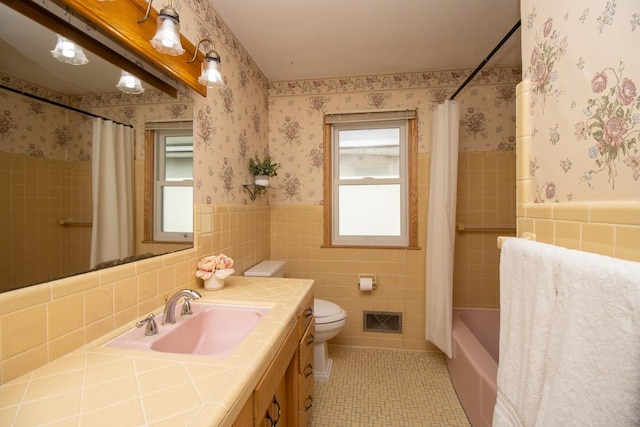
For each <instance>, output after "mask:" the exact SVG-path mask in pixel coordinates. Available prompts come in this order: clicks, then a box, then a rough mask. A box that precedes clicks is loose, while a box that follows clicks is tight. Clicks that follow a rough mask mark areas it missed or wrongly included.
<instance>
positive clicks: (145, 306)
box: [0, 205, 269, 384]
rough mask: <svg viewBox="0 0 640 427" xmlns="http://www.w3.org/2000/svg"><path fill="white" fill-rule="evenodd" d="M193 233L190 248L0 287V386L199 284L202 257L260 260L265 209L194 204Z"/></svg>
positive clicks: (241, 262) (241, 264) (239, 265)
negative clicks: (11, 288) (6, 288)
mask: <svg viewBox="0 0 640 427" xmlns="http://www.w3.org/2000/svg"><path fill="white" fill-rule="evenodd" d="M194 236H195V247H194V248H192V249H186V250H182V251H178V252H174V253H171V254H167V255H163V256H159V257H155V258H150V259H145V260H141V261H137V262H134V263H130V264H124V265H121V266H116V267H112V268H108V269H105V270H99V271H94V272H90V273H85V274H80V275H77V276H73V277H69V278H66V279H61V280H56V281H52V282H46V283H42V284H39V285H35V286H31V287H28V288H23V289H19V290H15V291H10V292H4V293H0V384H4V383H6V382H8V381H10V380H12V379H14V378H17V377H18V376H20V375H22V374H24V373H27V372H29V371H31V370H33V369H35V368H38V367H39V366H42V365H44V364H46V363H47V362H49V361H51V360H54V359H56V358H58V357H60V356H62V355H64V354H66V353H68V352H70V351H73V350H74V349H76V348H78V347H80V346H82V345H84V344H86V343H88V342H91V341H93V340H94V339H96V338H98V337H100V336H102V335H104V334H105V333H107V332H110V331H111V330H113V329H115V328H117V327H120V326H122V325H124V324H126V323H128V322H132V321H134V320H135V319H137V318H139V317H144V316H146V315H147V314H148V313H149V312H150V311H153V310H155V309H156V308H158V307H160V306H161V305H162V304H163V302H164V297H165V296H169V295H171V294H172V293H173V292H175V291H176V290H178V289H182V288H199V287H202V282H201V281H200V280H199V279H196V277H195V275H194V272H195V270H196V265H197V262H198V260H199V259H200V258H201V257H202V256H204V255H207V254H211V253H220V252H222V253H225V254H227V255H228V256H230V257H231V258H233V259H234V261H235V265H234V267H235V268H236V271H237V272H238V273H237V274H241V273H242V272H243V271H244V270H245V269H246V268H248V267H250V266H252V265H253V264H255V263H257V262H258V261H260V260H262V259H266V258H268V257H269V208H268V206H256V207H246V206H229V207H226V206H209V205H201V206H197V207H196V223H195V232H194Z"/></svg>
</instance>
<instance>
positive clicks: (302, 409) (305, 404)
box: [298, 375, 313, 426]
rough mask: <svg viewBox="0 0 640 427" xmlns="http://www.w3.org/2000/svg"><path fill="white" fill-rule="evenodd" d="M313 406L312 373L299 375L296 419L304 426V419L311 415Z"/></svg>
mask: <svg viewBox="0 0 640 427" xmlns="http://www.w3.org/2000/svg"><path fill="white" fill-rule="evenodd" d="M312 408H313V375H311V376H310V377H308V378H304V376H303V375H300V392H299V395H298V420H299V422H300V425H301V426H306V425H307V423H306V422H303V421H302V420H306V419H308V418H309V415H311V410H312Z"/></svg>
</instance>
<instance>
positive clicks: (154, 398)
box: [0, 277, 313, 427]
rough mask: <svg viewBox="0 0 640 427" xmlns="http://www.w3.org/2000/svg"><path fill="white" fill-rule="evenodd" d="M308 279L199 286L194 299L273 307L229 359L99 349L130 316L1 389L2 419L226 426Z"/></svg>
mask: <svg viewBox="0 0 640 427" xmlns="http://www.w3.org/2000/svg"><path fill="white" fill-rule="evenodd" d="M312 285H313V281H312V280H304V279H279V278H258V277H256V278H247V277H229V278H227V280H226V281H225V288H224V289H222V290H220V291H215V292H209V291H206V290H204V289H197V290H198V292H200V293H201V294H202V299H200V300H199V301H198V302H219V303H229V304H245V305H260V306H270V307H272V309H271V311H270V312H269V313H268V314H267V315H266V316H265V317H264V319H262V321H261V322H260V323H259V324H258V325H257V326H256V328H255V329H254V330H253V331H252V332H251V334H250V335H249V336H248V337H247V339H245V341H244V342H243V344H241V345H240V347H238V349H237V350H236V351H235V352H234V353H232V354H231V356H229V358H227V359H216V358H213V357H207V356H195V355H181V354H170V353H157V352H141V351H130V350H120V349H113V348H104V347H101V345H102V344H104V343H106V342H107V341H109V340H110V339H112V338H114V337H115V336H117V335H119V334H120V333H122V332H124V331H125V330H128V329H130V328H131V327H132V325H133V323H135V322H132V323H131V324H130V325H127V326H125V327H123V328H119V329H117V330H115V331H113V332H112V333H109V334H107V335H105V336H104V337H102V338H100V339H99V340H96V341H95V342H93V343H91V344H89V345H86V346H84V347H81V348H80V349H78V350H76V351H74V352H72V353H69V354H67V355H65V356H63V357H61V358H59V359H56V360H54V361H53V362H51V363H49V364H47V365H45V366H43V367H41V368H39V369H36V370H35V371H33V372H30V373H29V374H26V375H23V376H22V377H20V378H17V379H15V380H13V381H11V382H9V383H7V384H5V385H3V386H2V387H0V425H7V426H35V425H37V426H45V425H55V426H91V427H95V426H115V425H117V426H171V427H175V426H198V427H199V426H218V425H222V426H227V425H231V424H232V423H233V421H234V419H235V418H236V416H237V414H238V412H239V411H240V409H242V405H243V404H244V402H245V401H246V399H247V398H248V397H249V396H250V394H251V392H252V391H253V389H254V388H255V386H256V385H257V383H258V380H259V379H260V377H261V376H262V375H263V374H264V372H265V371H266V369H267V367H268V366H269V363H270V361H271V360H272V359H273V357H274V356H275V352H276V351H277V349H278V348H279V347H280V345H281V344H282V342H283V341H284V339H285V337H286V333H287V332H288V331H289V330H290V328H291V327H292V326H293V325H294V323H295V322H296V321H297V315H298V313H299V312H300V311H301V310H302V305H303V303H304V302H305V301H306V300H307V298H309V297H310V295H311V292H312ZM196 303H197V302H196ZM161 311H162V308H159V309H158V310H156V311H154V313H155V314H161ZM142 317H145V316H142ZM137 320H140V319H137Z"/></svg>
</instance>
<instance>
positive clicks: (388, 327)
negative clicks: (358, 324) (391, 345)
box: [362, 311, 402, 334]
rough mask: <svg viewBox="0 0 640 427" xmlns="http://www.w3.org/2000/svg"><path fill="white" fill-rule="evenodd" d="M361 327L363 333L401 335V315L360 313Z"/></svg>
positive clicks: (382, 312) (374, 312)
mask: <svg viewBox="0 0 640 427" xmlns="http://www.w3.org/2000/svg"><path fill="white" fill-rule="evenodd" d="M362 326H363V328H362V329H363V330H364V331H365V332H391V333H394V334H401V333H402V313H392V312H388V311H365V312H363V313H362Z"/></svg>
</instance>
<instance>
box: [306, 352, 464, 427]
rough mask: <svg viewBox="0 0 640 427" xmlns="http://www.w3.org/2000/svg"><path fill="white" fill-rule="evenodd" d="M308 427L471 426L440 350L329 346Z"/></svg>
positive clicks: (316, 384)
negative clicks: (327, 374) (326, 371)
mask: <svg viewBox="0 0 640 427" xmlns="http://www.w3.org/2000/svg"><path fill="white" fill-rule="evenodd" d="M329 357H331V358H332V359H333V370H332V373H331V378H330V380H329V381H328V382H317V381H316V383H315V397H314V401H313V413H312V415H311V420H310V423H309V426H310V427H334V426H335V427H346V426H367V427H369V426H371V427H374V426H385V427H396V426H397V427H405V426H407V427H409V426H420V427H423V426H456V427H457V426H469V421H468V420H467V417H466V415H465V413H464V410H463V409H462V407H461V406H460V402H459V401H458V398H457V396H456V393H455V391H454V389H453V386H452V385H451V380H450V378H449V373H448V371H447V366H446V365H445V361H444V358H443V356H442V355H441V354H438V353H427V352H415V351H402V350H388V349H377V348H363V347H344V346H329Z"/></svg>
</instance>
